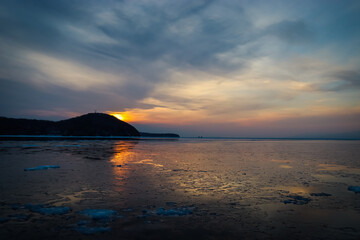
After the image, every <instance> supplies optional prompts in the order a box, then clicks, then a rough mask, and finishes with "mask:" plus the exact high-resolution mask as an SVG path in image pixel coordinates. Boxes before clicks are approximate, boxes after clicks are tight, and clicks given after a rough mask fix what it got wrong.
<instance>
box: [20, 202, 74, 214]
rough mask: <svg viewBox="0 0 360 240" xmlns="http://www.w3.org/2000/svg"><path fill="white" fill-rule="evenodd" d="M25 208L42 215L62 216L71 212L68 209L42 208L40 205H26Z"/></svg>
mask: <svg viewBox="0 0 360 240" xmlns="http://www.w3.org/2000/svg"><path fill="white" fill-rule="evenodd" d="M25 208H27V209H29V210H30V211H32V212H37V213H40V214H43V215H62V214H66V213H68V212H70V211H71V209H70V208H69V207H44V206H43V205H41V204H36V205H33V204H31V203H28V204H26V205H25Z"/></svg>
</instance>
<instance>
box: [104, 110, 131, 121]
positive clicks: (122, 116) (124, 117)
mask: <svg viewBox="0 0 360 240" xmlns="http://www.w3.org/2000/svg"><path fill="white" fill-rule="evenodd" d="M108 114H110V115H111V116H114V117H116V118H117V119H119V120H121V121H124V122H130V121H131V120H130V117H129V114H127V113H117V112H115V113H108Z"/></svg>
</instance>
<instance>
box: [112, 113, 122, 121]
mask: <svg viewBox="0 0 360 240" xmlns="http://www.w3.org/2000/svg"><path fill="white" fill-rule="evenodd" d="M110 115H112V116H114V117H116V118H117V119H120V120H121V121H124V116H123V115H121V114H119V113H114V114H110Z"/></svg>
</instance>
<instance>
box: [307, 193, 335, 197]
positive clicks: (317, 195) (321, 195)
mask: <svg viewBox="0 0 360 240" xmlns="http://www.w3.org/2000/svg"><path fill="white" fill-rule="evenodd" d="M310 196H313V197H328V196H331V194H330V193H324V192H321V193H310Z"/></svg>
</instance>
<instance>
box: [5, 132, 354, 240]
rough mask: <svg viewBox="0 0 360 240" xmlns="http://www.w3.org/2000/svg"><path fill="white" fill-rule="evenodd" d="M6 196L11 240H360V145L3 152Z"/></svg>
mask: <svg viewBox="0 0 360 240" xmlns="http://www.w3.org/2000/svg"><path fill="white" fill-rule="evenodd" d="M42 165H58V166H59V167H60V168H54V169H47V170H37V171H24V169H25V168H30V167H36V166H42ZM0 184H1V185H0V202H1V208H0V210H1V211H0V234H1V235H2V236H6V238H7V239H21V238H23V239H32V238H33V239H41V238H55V239H64V238H70V239H71V238H72V239H99V238H101V239H174V238H175V239H359V238H360V225H359V222H360V194H355V193H354V192H352V191H349V190H348V187H349V186H360V141H244V140H206V139H180V140H175V141H153V140H142V141H130V140H128V141H26V142H25V141H24V142H21V141H2V142H0ZM29 203H31V204H33V205H34V204H42V205H43V206H42V207H43V208H50V207H52V208H54V207H69V209H71V210H70V211H67V212H64V213H62V214H53V215H49V213H48V214H47V213H44V212H41V211H39V210H38V209H34V208H31V207H30V208H29V205H26V204H29ZM85 209H108V210H113V211H115V214H114V215H112V216H109V217H105V218H94V217H93V218H91V216H88V215H84V214H82V211H83V210H85ZM91 231H93V232H91ZM102 231H103V232H102ZM89 232H91V233H89ZM95 232H97V233H95ZM85 233H88V234H85Z"/></svg>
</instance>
